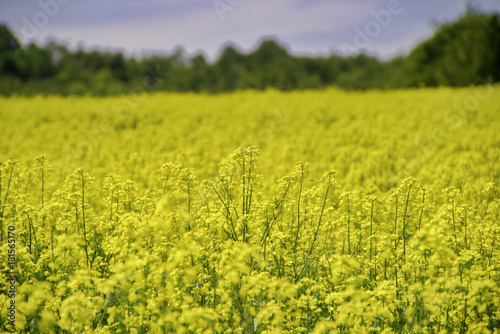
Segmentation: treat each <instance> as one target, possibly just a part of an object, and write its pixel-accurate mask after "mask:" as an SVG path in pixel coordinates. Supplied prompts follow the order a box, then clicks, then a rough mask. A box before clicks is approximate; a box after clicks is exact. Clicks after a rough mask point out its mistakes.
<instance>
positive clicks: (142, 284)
mask: <svg viewBox="0 0 500 334" xmlns="http://www.w3.org/2000/svg"><path fill="white" fill-rule="evenodd" d="M499 88H500V87H498V86H484V87H479V88H463V89H451V88H439V89H420V90H401V91H389V92H378V91H369V92H364V93H362V92H344V91H339V90H334V89H328V90H325V91H302V92H279V91H274V90H267V91H265V92H252V91H246V92H236V93H232V94H218V95H209V94H192V93H189V94H181V93H168V94H166V93H155V94H151V95H146V94H142V95H140V94H136V95H129V96H123V97H117V98H112V97H106V98H92V97H88V96H87V97H66V98H65V97H41V96H37V97H33V98H26V97H9V98H0V118H1V119H2V122H0V130H1V131H0V141H1V142H2V145H1V146H0V161H1V162H2V163H1V165H0V229H1V238H0V253H1V256H2V260H4V261H2V262H0V265H1V266H2V271H1V274H0V281H1V282H2V285H0V315H1V316H0V327H1V328H2V330H4V329H8V330H10V329H12V328H11V327H10V326H9V325H8V323H7V320H6V319H7V315H8V312H9V310H8V308H7V306H8V305H9V302H10V301H11V299H10V298H9V296H8V293H7V289H8V288H7V285H3V282H6V281H7V279H8V277H9V276H8V275H9V273H10V272H11V271H10V270H9V268H8V267H7V263H6V262H5V259H6V257H7V251H8V249H9V246H8V243H7V237H8V233H7V232H8V231H11V230H12V228H14V229H15V230H14V231H15V235H16V249H15V250H16V252H15V256H16V260H17V262H16V272H17V282H16V289H17V290H16V297H15V301H16V307H17V310H16V312H17V313H16V322H15V326H16V329H17V331H19V332H23V333H54V332H61V333H91V332H95V333H125V332H130V333H146V332H154V333H161V332H174V331H175V332H178V333H309V332H312V333H327V332H329V331H333V332H339V333H392V332H397V333H490V332H491V331H492V330H493V328H498V327H499V326H500V313H499V310H500V271H499V270H500V254H499V233H500V224H499V214H500V193H499V190H498V181H499V180H498V171H499V168H498V157H499V155H500V131H499V129H500V121H499V119H498V112H499V109H500V100H499V99H498V98H496V97H497V96H498V89H499ZM239 147H240V148H239ZM34 157H36V158H34ZM9 240H11V239H10V236H9Z"/></svg>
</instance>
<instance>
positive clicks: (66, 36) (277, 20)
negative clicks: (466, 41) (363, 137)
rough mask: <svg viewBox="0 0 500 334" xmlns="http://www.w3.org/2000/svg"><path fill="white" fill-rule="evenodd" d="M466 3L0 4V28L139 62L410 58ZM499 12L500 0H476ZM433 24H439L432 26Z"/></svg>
mask: <svg viewBox="0 0 500 334" xmlns="http://www.w3.org/2000/svg"><path fill="white" fill-rule="evenodd" d="M468 2H470V1H468V0H142V1H139V0H0V23H4V24H5V23H6V24H7V25H8V26H9V27H10V28H11V29H12V30H13V32H14V33H15V34H16V36H17V37H18V38H19V39H20V40H21V42H22V43H23V44H27V43H30V42H36V43H38V44H42V45H43V44H44V43H45V42H46V41H47V40H48V39H49V38H52V39H55V40H56V41H59V42H63V43H66V44H67V45H68V46H70V47H72V48H75V47H77V46H78V45H83V46H84V47H86V48H100V49H107V50H114V51H122V52H124V53H126V54H128V55H135V56H140V55H143V54H144V52H146V54H150V53H168V52H171V51H172V50H173V49H174V48H176V47H178V46H182V47H183V48H184V49H185V51H186V53H187V54H188V55H194V54H196V53H199V52H201V53H203V54H204V55H205V56H206V57H207V58H208V59H209V60H214V59H216V57H217V55H218V54H219V52H220V51H221V47H223V46H224V45H227V44H228V43H231V44H233V45H235V46H237V47H238V48H239V49H241V51H243V52H248V51H250V50H252V49H254V48H256V47H257V46H258V44H259V42H260V41H261V40H262V39H263V38H269V37H272V38H275V39H277V40H278V41H279V42H280V43H281V44H282V45H284V46H286V47H287V48H288V50H289V51H290V52H291V53H293V54H301V55H310V56H311V55H328V54H330V53H332V52H335V53H340V54H350V53H356V52H359V51H364V52H366V53H370V54H373V55H376V56H379V57H380V58H385V59H387V58H390V57H393V56H395V55H398V54H404V53H406V52H408V51H409V50H410V49H411V48H412V47H413V46H415V45H416V44H417V43H418V42H420V41H422V40H424V39H426V38H428V37H430V36H432V33H433V31H434V29H435V28H434V26H435V23H438V24H439V23H441V22H446V21H450V20H453V19H456V18H457V17H458V16H459V15H461V14H462V13H463V12H464V11H465V8H466V4H467V3H468ZM472 4H473V6H475V7H476V8H478V9H479V10H481V11H486V12H491V11H495V12H500V0H473V1H472ZM432 22H434V24H433V23H432Z"/></svg>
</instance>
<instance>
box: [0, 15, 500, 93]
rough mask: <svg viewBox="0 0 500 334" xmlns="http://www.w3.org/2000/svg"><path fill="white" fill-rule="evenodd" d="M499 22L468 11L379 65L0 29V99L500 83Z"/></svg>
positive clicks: (269, 47) (277, 49) (351, 58)
mask: <svg viewBox="0 0 500 334" xmlns="http://www.w3.org/2000/svg"><path fill="white" fill-rule="evenodd" d="M499 36H500V16H499V15H498V14H481V13H477V12H474V11H472V10H468V11H467V12H466V14H464V15H463V16H462V17H460V18H459V19H457V20H456V21H455V22H450V23H443V24H441V25H440V26H439V27H438V28H437V29H436V32H435V34H434V36H433V37H431V38H430V39H429V40H427V41H424V42H422V43H421V44H419V45H417V46H416V47H415V48H414V49H413V50H412V51H411V52H410V53H409V54H408V55H407V56H399V57H396V58H394V59H392V60H388V61H381V60H379V59H378V58H376V57H375V56H370V55H366V54H363V53H360V54H357V55H348V54H345V53H344V52H342V50H340V49H341V48H340V49H339V50H337V52H338V53H334V54H331V55H330V56H328V57H317V58H312V57H300V56H293V55H290V54H289V52H288V51H287V49H286V48H285V47H283V46H282V45H280V44H279V43H277V42H276V41H274V40H264V41H262V42H261V44H260V46H259V47H258V48H257V49H256V50H254V51H252V52H250V53H247V54H244V53H242V52H240V51H239V50H238V48H236V47H235V46H232V45H227V46H226V47H225V48H224V49H223V50H222V52H221V54H220V56H219V57H218V59H217V60H216V61H215V62H214V63H209V62H207V60H206V59H205V57H204V56H203V55H202V54H199V55H196V56H194V57H192V58H189V57H187V56H186V55H185V53H184V52H183V50H182V49H176V50H175V51H174V52H172V53H171V54H170V55H168V56H165V55H163V56H162V55H156V56H150V57H146V58H145V59H143V60H136V59H134V58H126V57H124V56H123V54H121V53H113V52H105V51H99V50H93V51H85V49H84V48H80V49H79V50H77V51H70V50H69V49H68V48H67V47H66V46H64V45H61V44H58V43H56V42H54V41H52V42H50V43H48V44H47V45H46V46H45V47H39V46H37V45H35V44H31V45H29V46H27V47H26V48H23V47H21V46H20V44H19V42H18V40H17V39H16V37H15V36H14V35H13V34H12V33H11V32H10V31H9V29H8V28H7V27H6V26H0V93H1V94H4V95H10V94H28V95H30V94H35V93H57V94H63V95H67V94H85V93H91V94H93V95H104V94H118V93H124V92H129V91H131V90H132V89H142V90H152V89H155V90H167V91H197V92H199V91H207V92H225V91H233V90H237V89H246V88H252V89H265V88H267V87H274V88H277V89H280V90H292V89H304V88H321V87H326V86H337V87H342V88H348V89H367V88H382V89H385V88H401V87H417V86H439V85H446V86H467V85H471V84H484V83H485V81H487V82H498V81H499V80H500V37H499Z"/></svg>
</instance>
